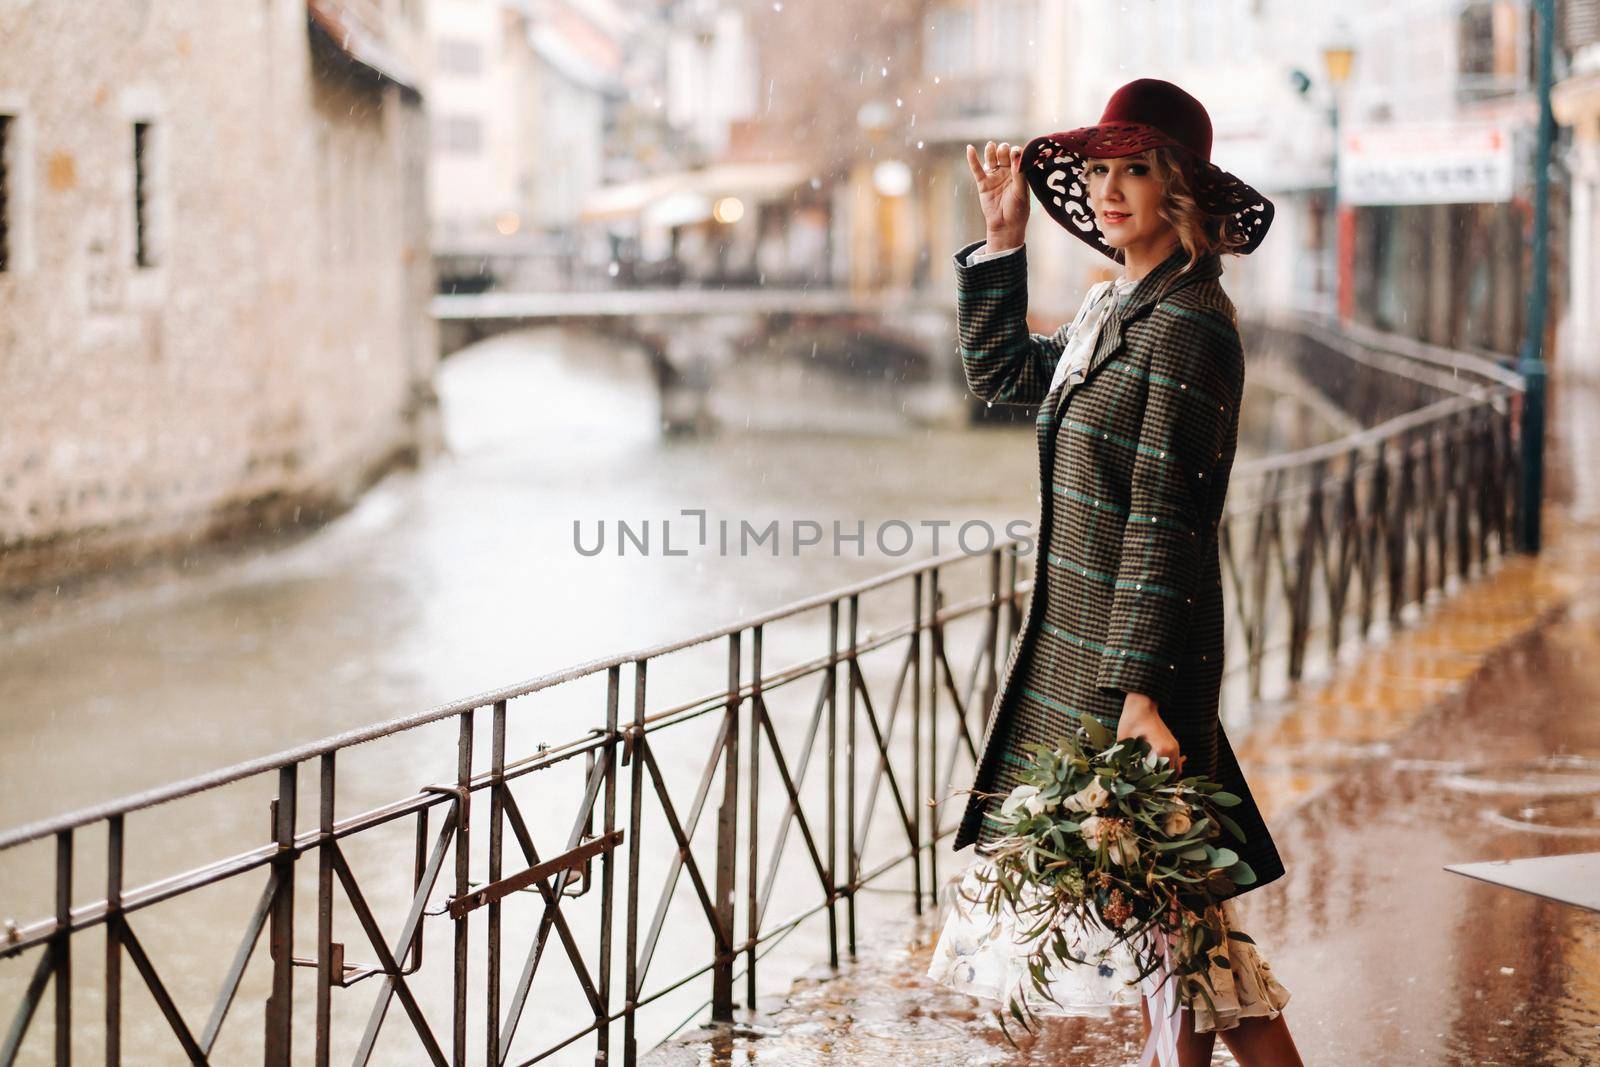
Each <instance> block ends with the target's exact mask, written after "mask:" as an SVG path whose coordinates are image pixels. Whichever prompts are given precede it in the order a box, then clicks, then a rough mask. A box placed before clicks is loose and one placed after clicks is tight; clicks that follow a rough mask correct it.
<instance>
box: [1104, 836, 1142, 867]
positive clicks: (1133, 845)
mask: <svg viewBox="0 0 1600 1067" xmlns="http://www.w3.org/2000/svg"><path fill="white" fill-rule="evenodd" d="M1106 858H1108V859H1109V860H1111V862H1112V863H1120V864H1122V865H1123V866H1124V867H1127V866H1131V865H1132V864H1133V863H1134V861H1136V860H1137V859H1138V858H1139V842H1137V841H1135V840H1134V839H1133V838H1131V837H1116V838H1113V839H1112V840H1111V841H1110V842H1109V843H1108V844H1107V845H1106Z"/></svg>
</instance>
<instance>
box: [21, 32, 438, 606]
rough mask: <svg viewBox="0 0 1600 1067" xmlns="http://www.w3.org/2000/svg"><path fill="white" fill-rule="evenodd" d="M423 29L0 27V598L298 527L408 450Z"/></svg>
mask: <svg viewBox="0 0 1600 1067" xmlns="http://www.w3.org/2000/svg"><path fill="white" fill-rule="evenodd" d="M420 14H421V13H420V10H419V8H418V5H417V4H416V3H415V2H414V0H387V2H385V3H381V4H380V3H378V2H377V0H370V2H366V0H341V2H338V3H335V2H334V0H309V2H308V0H263V2H261V3H253V4H249V5H216V6H205V7H201V6H197V5H194V4H189V3H185V2H182V0H108V2H106V3H100V4H95V5H79V4H43V3H41V4H23V5H21V6H20V7H19V6H18V5H15V4H11V5H6V6H4V7H0V161H3V169H0V234H3V239H0V246H3V255H0V411H4V413H5V414H4V430H3V432H0V589H5V590H7V591H18V590H25V589H30V588H37V587H41V586H51V585H55V584H58V583H60V582H63V581H67V580H70V579H72V578H73V577H74V576H78V575H82V574H85V573H88V572H94V571H99V570H102V569H106V568H108V567H110V566H112V565H114V564H117V563H121V562H126V561H128V560H130V559H134V558H138V557H144V556H148V555H151V554H168V555H170V554H176V553H183V552H187V551H190V550H191V549H192V548H194V547H195V546H197V545H200V544H203V543H205V542H207V541H210V540H214V539H218V538H222V537H226V536H231V535H235V534H258V533H262V532H268V531H272V530H276V529H279V528H282V527H285V526H292V525H295V524H299V523H306V522H309V521H313V520H315V519H317V518H319V517H323V516H327V515H329V514H332V513H334V512H335V511H337V510H339V509H340V508H342V507H344V506H345V505H347V504H348V503H349V502H350V501H352V500H353V499H354V497H355V496H356V495H357V494H358V493H359V492H360V491H361V490H362V489H363V488H364V487H365V486H366V485H368V484H369V483H370V482H371V481H372V480H373V479H374V478H375V477H377V476H378V475H379V474H380V473H381V472H382V471H384V470H385V469H387V468H388V467H389V466H390V465H392V464H393V463H395V462H397V461H401V460H405V459H407V458H409V457H412V456H414V455H415V454H416V453H417V452H418V451H419V449H425V448H427V447H428V442H429V441H430V440H431V425H432V419H431V414H432V411H433V401H432V396H433V394H432V387H431V384H430V383H431V378H432V370H433V366H434V363H435V360H436V355H435V353H436V349H437V344H436V341H435V338H434V333H433V326H432V322H431V319H430V317H429V316H428V313H427V296H428V294H429V292H430V291H431V289H432V284H431V267H430V263H429V260H428V257H427V254H426V250H427V219H426V180H427V179H426V174H427V171H426V162H427V159H426V137H425V132H424V131H425V128H424V123H423V117H422V113H421V109H420V107H419V103H418V101H419V97H418V92H417V88H416V86H415V84H414V83H413V79H412V76H411V75H410V73H409V68H408V62H407V58H406V57H407V56H408V53H409V51H410V50H411V49H412V48H413V47H414V46H415V43H416V41H417V39H418V35H419V33H420V25H421V24H420ZM65 69H71V70H75V71H80V72H85V73H84V74H83V75H82V76H74V77H71V78H66V77H63V76H62V74H61V72H62V71H63V70H65Z"/></svg>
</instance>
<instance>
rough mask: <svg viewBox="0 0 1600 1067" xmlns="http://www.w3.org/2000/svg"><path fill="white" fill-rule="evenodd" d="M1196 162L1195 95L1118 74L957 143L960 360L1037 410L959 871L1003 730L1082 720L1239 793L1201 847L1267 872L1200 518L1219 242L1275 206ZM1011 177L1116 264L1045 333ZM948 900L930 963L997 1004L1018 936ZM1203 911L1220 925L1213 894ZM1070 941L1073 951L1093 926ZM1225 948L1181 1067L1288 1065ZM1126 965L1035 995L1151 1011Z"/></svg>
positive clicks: (980, 832) (1047, 1008) (1210, 545)
mask: <svg viewBox="0 0 1600 1067" xmlns="http://www.w3.org/2000/svg"><path fill="white" fill-rule="evenodd" d="M1210 155H1211V123H1210V119H1209V117H1208V116H1207V115H1206V112H1205V108H1204V107H1202V106H1201V105H1200V102H1199V101H1198V100H1196V99H1194V97H1192V96H1190V95H1189V94H1188V93H1186V92H1184V91H1183V90H1182V89H1180V88H1178V87H1177V86H1176V85H1173V84H1171V83H1170V82H1165V81H1158V80H1155V79H1148V78H1146V79H1140V80H1138V81H1134V82H1131V83H1129V84H1128V85H1125V86H1123V87H1122V88H1121V89H1119V90H1117V92H1116V93H1115V94H1114V95H1113V96H1112V97H1111V100H1110V102H1109V103H1108V104H1107V105H1106V109H1105V113H1104V114H1103V115H1102V117H1101V120H1100V122H1099V123H1098V124H1096V125H1094V126H1087V127H1083V128H1081V129H1076V130H1070V131H1067V132H1065V133H1057V134H1051V135H1049V136H1046V137H1039V138H1036V139H1035V140H1033V141H1031V142H1029V144H1028V145H1027V146H1026V148H1022V147H1017V146H1012V145H1008V144H1000V145H996V144H995V143H994V142H992V141H991V142H989V143H988V144H987V145H985V146H984V149H983V151H982V153H981V155H980V153H979V152H978V151H977V149H975V148H973V147H972V146H971V145H969V146H967V160H968V163H969V165H970V166H971V168H972V175H973V180H974V182H975V183H976V185H977V189H978V197H979V201H980V204H981V206H982V208H983V214H984V219H985V222H986V225H987V230H988V235H987V239H986V240H985V241H983V242H981V243H978V242H975V243H973V244H971V245H968V246H967V247H965V248H963V249H961V250H960V251H959V252H957V253H956V256H955V264H956V275H957V280H958V297H959V304H958V326H959V335H960V345H961V359H962V364H963V367H964V368H965V372H966V377H967V382H968V384H969V385H970V386H971V388H972V390H973V392H974V393H975V394H977V395H978V396H979V397H981V398H983V399H984V400H986V401H988V402H989V403H991V404H1017V405H1026V406H1029V407H1033V406H1037V408H1038V415H1037V418H1036V435H1037V438H1038V445H1039V477H1040V486H1041V493H1040V517H1039V526H1038V536H1037V541H1036V542H1035V545H1034V549H1033V550H1034V552H1035V553H1036V563H1035V568H1034V573H1035V578H1034V587H1033V591H1032V594H1031V596H1030V598H1029V602H1028V608H1027V612H1026V617H1025V620H1024V622H1023V626H1022V629H1021V631H1020V633H1019V634H1018V637H1017V640H1016V641H1015V642H1014V643H1013V646H1012V652H1011V656H1010V659H1009V660H1008V662H1007V664H1006V669H1005V673H1004V681H1003V682H1002V683H1001V686H1000V691H999V693H998V694H997V697H996V700H995V703H994V706H993V708H992V710H991V713H990V716H989V721H988V726H987V729H986V732H985V734H984V740H983V744H982V747H981V748H980V750H979V752H980V755H979V760H978V766H977V770H976V774H975V777H974V781H973V793H972V796H971V797H970V798H969V800H968V803H967V806H966V810H965V813H964V815H963V818H962V820H961V825H960V827H959V829H958V831H957V834H956V838H955V843H954V847H955V848H956V849H961V848H965V847H966V846H967V845H969V844H975V845H976V846H977V855H976V856H975V857H974V859H973V861H972V863H971V864H970V865H969V867H968V868H967V871H966V872H965V874H964V878H965V879H967V880H968V881H967V883H966V884H967V885H968V886H969V887H974V886H976V885H977V884H978V883H977V882H976V881H975V880H973V875H974V872H975V871H976V870H977V869H979V867H980V866H981V865H982V864H984V863H986V862H987V860H986V859H985V847H986V846H987V845H988V844H989V843H990V842H991V841H992V840H993V839H994V837H995V836H997V834H998V832H997V831H996V829H995V826H994V823H993V822H992V821H991V819H990V818H989V816H991V815H992V814H993V813H994V812H995V810H996V808H997V807H998V804H999V800H998V799H994V798H993V795H1004V794H1005V793H1007V792H1009V791H1010V789H1011V788H1012V787H1013V786H1015V785H1016V784H1018V783H1019V782H1020V781H1021V779H1020V775H1019V767H1020V766H1021V764H1022V762H1023V759H1024V757H1025V755H1026V750H1025V749H1024V748H1023V747H1022V746H1023V745H1024V744H1025V743H1026V742H1028V741H1042V742H1046V743H1048V742H1050V741H1052V740H1053V739H1054V738H1055V737H1057V736H1059V734H1060V732H1061V730H1062V728H1063V727H1064V726H1066V725H1068V724H1070V723H1071V722H1072V721H1073V717H1074V716H1079V715H1084V714H1089V715H1093V716H1094V717H1096V718H1097V719H1099V720H1100V721H1101V722H1102V723H1104V724H1105V725H1107V726H1108V727H1111V728H1113V729H1115V731H1116V735H1117V737H1118V739H1122V738H1127V737H1139V738H1143V739H1144V740H1146V741H1148V742H1149V744H1150V746H1151V748H1152V749H1153V751H1154V753H1155V754H1156V755H1157V756H1165V757H1167V758H1168V759H1169V760H1171V761H1172V762H1173V763H1174V764H1175V765H1177V766H1178V767H1179V768H1180V769H1181V770H1182V771H1183V773H1185V774H1203V775H1206V776H1208V777H1211V778H1215V779H1217V780H1218V781H1220V782H1221V783H1222V784H1223V787H1224V788H1225V789H1227V790H1229V791H1230V792H1233V793H1235V794H1237V795H1238V796H1239V797H1241V798H1242V801H1243V802H1242V803H1241V804H1240V805H1239V807H1237V808H1235V809H1232V812H1231V814H1234V815H1235V816H1236V819H1237V821H1238V823H1239V824H1240V827H1241V829H1243V830H1244V832H1245V835H1246V838H1247V840H1245V841H1243V842H1238V841H1235V840H1228V841H1226V842H1220V843H1225V844H1227V845H1229V846H1230V847H1232V848H1234V849H1235V851H1237V852H1238V853H1239V854H1240V856H1242V857H1243V858H1244V859H1245V860H1246V861H1247V862H1248V863H1249V864H1250V865H1251V867H1252V868H1253V869H1254V870H1255V872H1256V875H1257V881H1256V882H1255V883H1254V884H1253V885H1251V886H1249V887H1248V888H1249V889H1254V888H1257V887H1259V886H1262V885H1265V884H1267V883H1268V882H1271V881H1273V880H1274V879H1276V878H1278V877H1280V876H1281V875H1282V874H1283V863H1282V861H1281V859H1280V858H1279V856H1278V852H1277V849H1276V848H1275V847H1274V845H1273V841H1272V836H1271V834H1270V833H1269V832H1268V830H1267V827H1266V823H1265V821H1264V820H1263V818H1262V816H1261V812H1260V810H1259V809H1258V807H1257V806H1256V804H1255V801H1254V800H1253V799H1252V797H1251V794H1250V789H1249V786H1248V785H1247V784H1246V783H1245V781H1244V777H1243V775H1242V774H1241V773H1240V770H1239V765H1238V762H1237V761H1236V760H1235V759H1234V755H1233V751H1232V749H1231V748H1230V747H1229V744H1228V739H1227V736H1226V735H1225V734H1224V733H1223V730H1222V727H1221V723H1220V722H1219V719H1218V714H1217V712H1218V694H1219V691H1220V687H1221V680H1222V673H1223V603H1222V597H1223V587H1222V577H1221V568H1220V559H1219V555H1218V550H1217V530H1218V524H1219V522H1220V517H1221V514H1222V506H1223V498H1224V496H1225V495H1226V493H1227V488H1228V476H1229V472H1230V470H1231V468H1232V465H1233V457H1234V449H1235V444H1236V442H1237V439H1238V428H1239V403H1240V400H1241V398H1242V396H1243V393H1244V358H1243V351H1242V348H1241V345H1240V341H1239V334H1238V329H1237V325H1236V321H1235V314H1234V309H1233V305H1232V303H1231V302H1230V301H1229V299H1228V297H1227V294H1226V293H1224V292H1223V290H1222V287H1221V285H1220V284H1218V281H1217V278H1218V276H1219V275H1220V273H1221V269H1222V268H1221V262H1220V260H1221V256H1222V254H1223V253H1233V254H1247V253H1249V252H1251V251H1253V250H1254V249H1255V248H1256V247H1257V246H1258V245H1259V244H1260V243H1261V240H1262V238H1263V237H1264V236H1265V235H1266V232H1267V228H1268V226H1269V225H1270V224H1271V221H1272V204H1271V202H1270V201H1268V200H1267V199H1266V198H1265V197H1263V196H1261V195H1260V194H1259V193H1257V192H1256V191H1255V190H1254V189H1252V188H1250V187H1249V186H1248V185H1246V184H1244V183H1243V182H1241V181H1239V179H1237V178H1235V177H1234V176H1233V175H1231V174H1228V173H1227V172H1226V171H1223V170H1221V169H1220V168H1218V167H1217V166H1215V165H1214V164H1212V163H1211V162H1210ZM1030 186H1031V188H1032V191H1033V194H1034V196H1035V197H1037V198H1038V200H1039V201H1040V203H1041V204H1042V205H1043V206H1044V208H1045V210H1046V212H1047V213H1048V214H1049V215H1050V216H1051V218H1052V219H1054V220H1055V221H1056V222H1058V223H1060V224H1061V225H1062V226H1063V227H1065V228H1066V229H1067V230H1068V232H1070V233H1072V234H1073V236H1075V237H1077V238H1079V239H1080V240H1082V241H1084V242H1086V243H1087V244H1089V245H1090V246H1092V247H1093V248H1095V249H1096V250H1097V251H1099V252H1101V253H1102V254H1104V255H1106V256H1107V257H1108V258H1110V259H1112V260H1114V261H1115V262H1116V263H1118V264H1119V265H1120V266H1121V275H1120V276H1119V277H1117V278H1115V279H1113V280H1112V281H1109V282H1102V283H1100V284H1099V285H1096V286H1094V287H1093V288H1091V289H1090V290H1089V292H1088V294H1087V295H1086V297H1085V298H1084V302H1083V306H1082V308H1080V310H1079V311H1078V313H1077V315H1076V316H1075V317H1074V319H1073V320H1072V322H1070V323H1068V324H1066V325H1064V326H1062V327H1061V328H1060V329H1059V330H1057V331H1056V332H1055V333H1054V334H1052V335H1049V336H1045V335H1042V334H1034V333H1030V332H1029V329H1028V325H1027V319H1026V315H1027V309H1028V296H1027V278H1028V270H1027V260H1026V254H1027V253H1026V249H1025V248H1024V246H1023V234H1024V230H1025V228H1026V225H1027V221H1028V213H1029V209H1030V200H1029V189H1030ZM969 891H971V889H970V888H969ZM949 899H950V900H951V901H952V902H953V903H952V906H951V910H950V914H949V917H948V919H947V921H946V925H945V927H944V930H943V933H942V936H941V937H940V941H939V945H938V947H937V949H936V950H935V954H934V959H933V963H932V965H931V966H930V968H929V972H928V973H929V975H930V976H932V977H934V978H936V979H938V980H939V981H941V982H944V983H945V984H948V985H950V986H953V987H954V988H957V989H962V990H965V991H967V992H969V993H973V994H975V995H979V996H985V997H990V998H994V999H996V1000H998V1001H1000V1002H1001V1003H1002V1004H1003V1002H1004V1000H1005V998H1006V997H1007V996H1009V995H1010V994H1011V993H1013V992H1018V991H1019V988H1020V985H1021V983H1022V981H1023V974H1022V973H1021V969H1020V957H1021V955H1022V954H1023V953H1024V951H1025V947H1026V946H1019V945H1016V944H1015V943H1014V942H1013V941H1012V939H1011V937H1010V936H1009V935H1010V933H1011V929H1010V927H1009V924H1007V923H1006V922H1005V917H1004V914H1002V917H1001V921H1000V922H998V923H995V924H991V923H990V922H989V920H988V913H987V911H986V910H984V909H982V908H972V907H971V906H970V905H967V904H966V903H965V902H962V901H961V900H960V898H959V896H958V895H955V894H951V895H950V897H949ZM1218 910H1219V911H1220V912H1221V918H1222V921H1223V922H1224V924H1225V925H1228V926H1230V927H1232V928H1233V929H1237V927H1233V926H1232V922H1233V912H1232V907H1231V901H1229V900H1225V901H1223V902H1222V903H1221V904H1220V905H1218ZM1079 935H1080V936H1081V937H1082V938H1083V939H1084V943H1083V944H1081V945H1080V948H1087V947H1090V942H1092V941H1093V939H1094V935H1093V933H1092V932H1091V931H1080V932H1079ZM1225 944H1226V945H1228V946H1229V947H1228V953H1229V966H1227V967H1222V966H1214V967H1213V968H1212V975H1211V977H1212V985H1213V988H1214V989H1215V990H1216V994H1217V996H1216V1011H1215V1013H1213V1012H1211V1011H1210V1010H1208V1009H1207V1008H1205V1007H1204V1006H1203V1005H1202V1006H1200V1007H1199V1008H1197V1009H1196V1011H1197V1012H1198V1014H1195V1013H1191V1012H1190V1011H1189V1010H1187V1009H1185V1010H1184V1011H1183V1013H1182V1018H1181V1023H1180V1024H1179V1033H1178V1037H1177V1041H1176V1055H1177V1060H1178V1063H1179V1064H1181V1065H1183V1067H1188V1065H1190V1064H1206V1063H1209V1062H1210V1060H1211V1051H1212V1048H1213V1045H1214V1042H1215V1039H1216V1038H1217V1036H1218V1035H1220V1036H1221V1037H1222V1039H1223V1041H1224V1043H1225V1044H1227V1046H1228V1047H1229V1049H1231V1050H1232V1051H1233V1053H1234V1055H1235V1056H1237V1057H1238V1059H1239V1062H1240V1063H1241V1064H1243V1065H1244V1067H1268V1065H1271V1067H1277V1065H1291V1067H1293V1065H1298V1064H1299V1063H1300V1058H1299V1055H1298V1053H1297V1052H1296V1050H1295V1045H1294V1041H1293V1039H1292V1038H1291V1037H1290V1035H1289V1030H1288V1026H1287V1023H1286V1022H1285V1020H1284V1017H1283V1008H1284V1005H1285V1004H1286V1003H1287V1002H1288V999H1289V991H1288V990H1287V989H1286V988H1284V986H1283V985H1282V984H1281V983H1280V982H1278V981H1277V980H1276V978H1274V977H1273V974H1272V971H1271V968H1270V966H1269V965H1268V963H1267V961H1266V959H1265V958H1264V956H1263V954H1262V953H1260V952H1258V951H1257V950H1256V948H1255V947H1254V946H1252V945H1251V944H1249V943H1246V942H1241V941H1237V940H1234V939H1227V940H1226V941H1225ZM1131 968H1132V963H1131V960H1130V959H1129V958H1127V953H1126V952H1125V950H1124V951H1123V952H1122V953H1121V954H1120V955H1119V954H1116V953H1112V954H1110V956H1109V957H1108V958H1107V959H1106V960H1105V961H1104V962H1102V963H1100V964H1099V965H1098V966H1095V967H1089V966H1078V967H1073V968H1070V969H1069V972H1068V973H1066V974H1064V975H1060V976H1059V977H1058V978H1057V979H1055V980H1053V981H1052V984H1051V987H1050V988H1051V991H1052V993H1055V994H1057V996H1058V999H1059V1000H1061V1001H1062V1004H1063V1006H1064V1008H1055V1007H1054V1006H1052V1005H1048V1004H1041V1005H1039V1006H1038V1007H1039V1011H1040V1014H1049V1013H1057V1012H1061V1011H1063V1010H1064V1011H1065V1013H1067V1014H1104V1013H1109V1010H1110V1008H1111V1007H1112V1006H1113V1005H1118V1004H1125V1005H1130V1006H1131V1005H1133V1004H1139V1005H1140V1006H1141V1009H1142V1010H1143V1011H1144V1014H1145V1019H1146V1024H1147V1026H1148V1025H1149V1023H1150V1022H1151V1019H1150V1012H1149V1010H1148V1006H1147V1005H1145V1004H1144V1002H1143V998H1142V997H1141V996H1140V993H1139V989H1138V986H1137V984H1136V983H1130V981H1129V979H1130V978H1131V977H1132V976H1133V974H1134V972H1133V970H1132V969H1131ZM1155 1044H1156V1042H1155V1041H1151V1042H1150V1043H1149V1045H1148V1046H1147V1051H1146V1056H1147V1059H1148V1057H1149V1056H1151V1055H1153V1052H1152V1051H1151V1050H1152V1049H1153V1047H1154V1046H1155ZM1166 1058H1167V1057H1166V1056H1163V1059H1164V1060H1165V1059H1166Z"/></svg>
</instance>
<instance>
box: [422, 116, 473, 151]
mask: <svg viewBox="0 0 1600 1067" xmlns="http://www.w3.org/2000/svg"><path fill="white" fill-rule="evenodd" d="M434 146H435V147H436V148H438V149H440V150H442V151H445V152H452V153H456V154H458V155H474V154H476V153H478V152H481V151H482V150H483V122H482V121H481V120H479V119H478V118H476V117H474V116H471V115H445V116H442V117H441V118H439V119H438V120H436V122H435V123H434Z"/></svg>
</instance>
